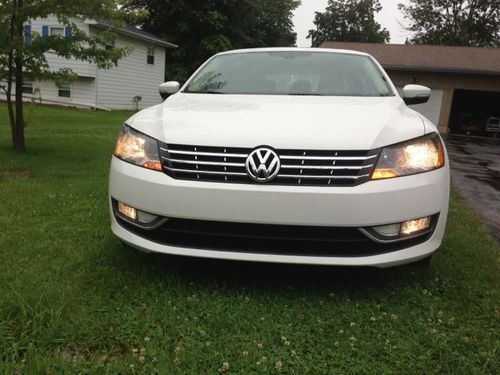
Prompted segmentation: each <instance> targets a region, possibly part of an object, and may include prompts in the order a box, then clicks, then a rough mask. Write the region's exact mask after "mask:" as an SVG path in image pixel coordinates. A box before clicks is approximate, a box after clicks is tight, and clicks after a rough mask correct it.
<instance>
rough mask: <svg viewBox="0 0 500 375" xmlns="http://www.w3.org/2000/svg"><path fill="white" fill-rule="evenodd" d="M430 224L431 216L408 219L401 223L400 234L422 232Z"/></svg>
mask: <svg viewBox="0 0 500 375" xmlns="http://www.w3.org/2000/svg"><path fill="white" fill-rule="evenodd" d="M430 225H431V217H430V216H427V217H423V218H421V219H415V220H408V221H405V222H404V223H402V224H401V235H403V236H409V235H412V234H415V233H417V232H422V231H424V230H426V229H427V228H429V227H430Z"/></svg>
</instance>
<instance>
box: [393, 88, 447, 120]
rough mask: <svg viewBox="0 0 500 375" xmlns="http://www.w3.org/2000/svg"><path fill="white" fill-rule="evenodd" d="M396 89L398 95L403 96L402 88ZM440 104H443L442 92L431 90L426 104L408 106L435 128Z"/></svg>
mask: <svg viewBox="0 0 500 375" xmlns="http://www.w3.org/2000/svg"><path fill="white" fill-rule="evenodd" d="M397 89H398V92H399V94H400V95H403V88H402V87H398V88H397ZM442 102H443V90H442V89H434V88H433V89H432V90H431V97H430V99H429V101H428V102H427V103H424V104H416V105H412V106H410V108H411V109H414V110H415V111H417V112H419V113H421V114H422V115H424V116H425V117H427V118H428V119H429V120H431V121H432V122H433V123H434V124H436V126H437V125H438V123H439V115H440V113H441V104H442Z"/></svg>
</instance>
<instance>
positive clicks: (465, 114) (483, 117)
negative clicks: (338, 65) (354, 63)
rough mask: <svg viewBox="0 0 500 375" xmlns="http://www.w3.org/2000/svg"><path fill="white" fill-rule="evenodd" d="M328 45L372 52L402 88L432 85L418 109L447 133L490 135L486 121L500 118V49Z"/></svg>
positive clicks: (393, 45)
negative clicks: (426, 97) (429, 93)
mask: <svg viewBox="0 0 500 375" xmlns="http://www.w3.org/2000/svg"><path fill="white" fill-rule="evenodd" d="M322 47H324V48H336V49H350V50H356V51H362V52H366V53H369V54H370V55H372V56H373V57H375V58H376V59H377V60H378V61H379V62H380V63H381V64H382V66H383V67H384V69H385V70H386V71H387V73H388V74H389V76H390V77H391V79H392V80H393V81H394V84H395V85H396V86H397V87H398V89H399V88H402V87H403V86H404V85H405V84H408V83H416V84H421V85H425V86H428V87H430V88H431V89H432V97H431V99H430V101H429V102H428V103H426V104H421V105H415V106H413V107H412V108H414V109H415V110H417V111H419V112H421V113H423V114H424V115H425V116H427V117H428V118H429V119H430V120H431V121H433V122H434V123H435V124H436V125H438V127H439V130H440V131H441V132H443V133H446V132H452V133H475V134H477V135H486V133H485V123H486V121H488V119H491V118H500V48H474V47H451V46H428V45H405V44H378V43H342V42H326V43H323V45H322Z"/></svg>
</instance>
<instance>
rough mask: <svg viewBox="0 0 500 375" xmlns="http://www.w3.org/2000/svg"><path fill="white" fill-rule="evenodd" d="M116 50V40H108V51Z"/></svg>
mask: <svg viewBox="0 0 500 375" xmlns="http://www.w3.org/2000/svg"><path fill="white" fill-rule="evenodd" d="M114 48H115V41H114V40H108V41H106V50H108V51H109V50H112V49H114Z"/></svg>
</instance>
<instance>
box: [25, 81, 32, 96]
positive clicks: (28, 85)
mask: <svg viewBox="0 0 500 375" xmlns="http://www.w3.org/2000/svg"><path fill="white" fill-rule="evenodd" d="M23 94H33V81H23Z"/></svg>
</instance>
